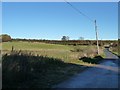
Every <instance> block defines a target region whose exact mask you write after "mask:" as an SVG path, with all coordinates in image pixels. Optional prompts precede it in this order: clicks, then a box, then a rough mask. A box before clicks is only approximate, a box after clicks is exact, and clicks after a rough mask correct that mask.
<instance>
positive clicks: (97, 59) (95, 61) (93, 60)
mask: <svg viewBox="0 0 120 90" xmlns="http://www.w3.org/2000/svg"><path fill="white" fill-rule="evenodd" d="M79 60H82V61H83V62H87V63H92V64H98V63H99V62H100V61H101V60H103V58H102V57H101V56H95V57H94V58H90V57H82V58H80V59H79Z"/></svg>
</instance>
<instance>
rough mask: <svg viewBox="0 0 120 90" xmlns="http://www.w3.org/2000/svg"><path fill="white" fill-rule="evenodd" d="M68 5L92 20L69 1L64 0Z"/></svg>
mask: <svg viewBox="0 0 120 90" xmlns="http://www.w3.org/2000/svg"><path fill="white" fill-rule="evenodd" d="M64 1H65V2H66V3H67V4H68V5H70V6H71V7H72V8H73V9H74V10H76V11H77V12H78V13H79V14H81V15H83V16H84V17H86V18H88V19H89V20H90V21H92V22H93V20H92V19H91V18H90V17H88V16H87V15H85V14H84V13H82V12H81V11H80V10H79V9H78V8H76V7H75V6H73V5H72V4H71V3H69V2H68V1H66V0H64Z"/></svg>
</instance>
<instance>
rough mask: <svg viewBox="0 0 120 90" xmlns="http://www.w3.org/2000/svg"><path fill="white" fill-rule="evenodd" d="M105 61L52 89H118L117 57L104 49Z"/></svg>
mask: <svg viewBox="0 0 120 90" xmlns="http://www.w3.org/2000/svg"><path fill="white" fill-rule="evenodd" d="M104 52H105V54H106V59H104V61H103V62H101V63H100V64H98V65H96V66H93V67H92V68H89V69H87V70H85V71H84V72H82V73H79V74H77V75H75V76H73V77H72V78H70V79H69V80H66V81H64V82H62V83H60V84H58V85H55V86H53V88H56V89H57V88H118V63H117V62H118V57H117V56H115V55H113V54H112V53H111V52H109V50H108V49H105V51H104Z"/></svg>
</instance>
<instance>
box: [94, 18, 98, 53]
mask: <svg viewBox="0 0 120 90" xmlns="http://www.w3.org/2000/svg"><path fill="white" fill-rule="evenodd" d="M95 32H96V41H97V54H98V55H99V43H98V31H97V25H96V20H95Z"/></svg>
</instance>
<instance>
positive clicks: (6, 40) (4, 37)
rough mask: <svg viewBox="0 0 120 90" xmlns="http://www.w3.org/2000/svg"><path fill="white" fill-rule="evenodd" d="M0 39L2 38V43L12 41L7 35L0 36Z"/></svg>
mask: <svg viewBox="0 0 120 90" xmlns="http://www.w3.org/2000/svg"><path fill="white" fill-rule="evenodd" d="M0 38H2V42H8V41H11V40H12V39H11V37H10V36H9V35H7V34H3V35H1V36H0Z"/></svg>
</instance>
